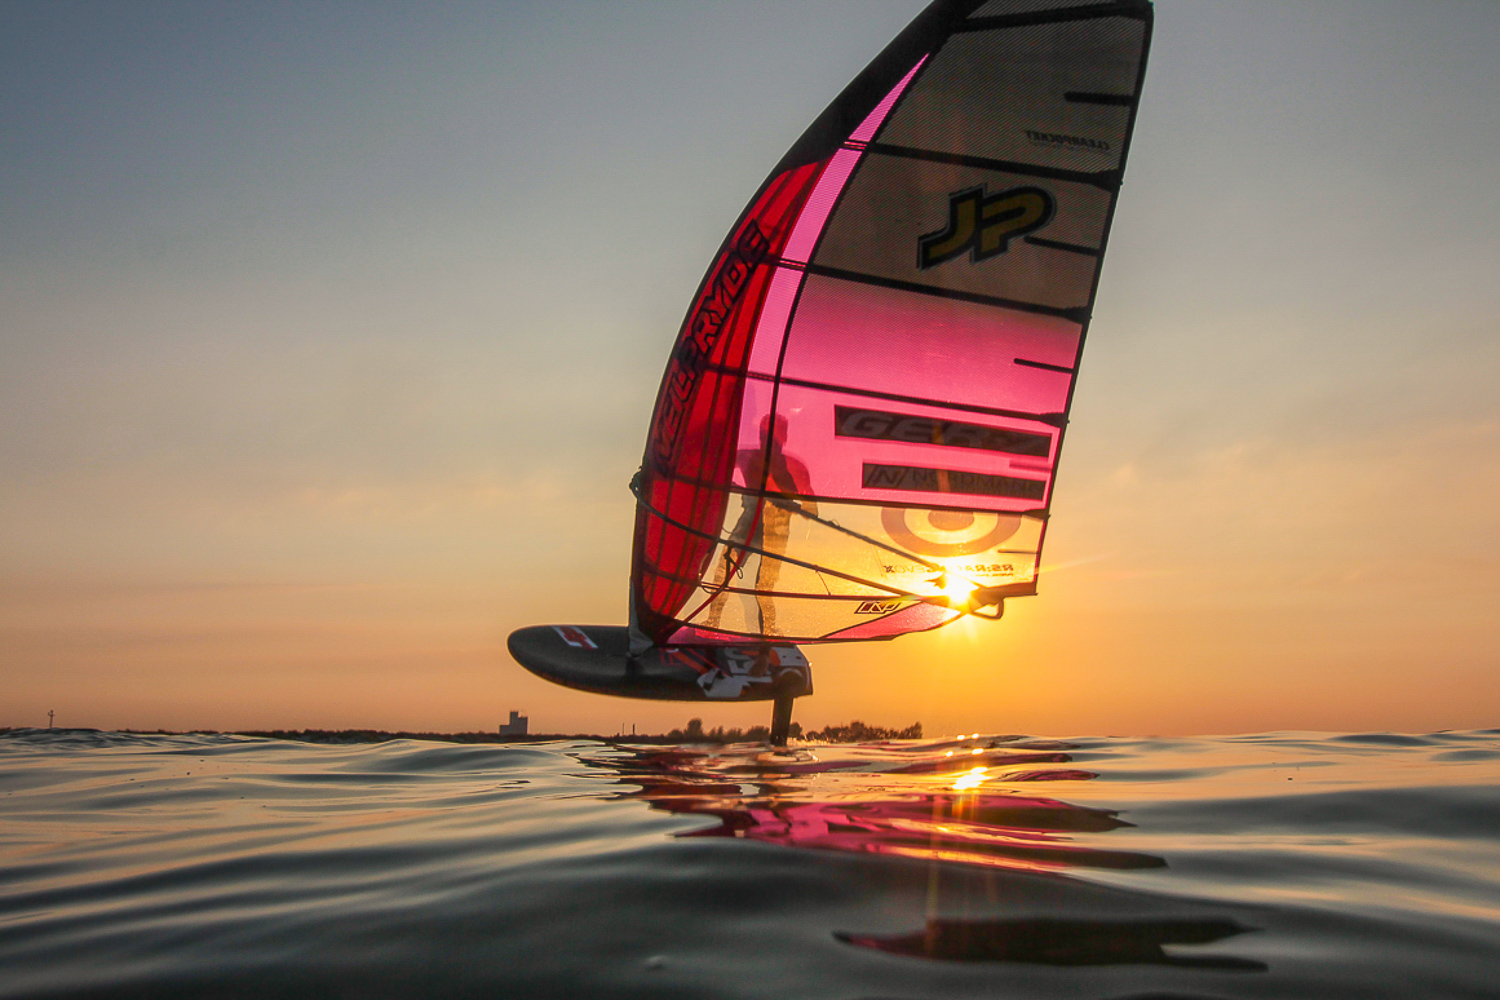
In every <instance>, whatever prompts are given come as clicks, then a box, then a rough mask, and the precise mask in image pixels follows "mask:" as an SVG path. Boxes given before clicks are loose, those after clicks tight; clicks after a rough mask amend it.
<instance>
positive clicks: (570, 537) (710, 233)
mask: <svg viewBox="0 0 1500 1000" xmlns="http://www.w3.org/2000/svg"><path fill="white" fill-rule="evenodd" d="M920 8H921V4H920V3H909V2H873V0H860V2H857V3H854V2H851V3H836V2H827V0H819V2H804V3H791V2H787V3H772V2H758V3H753V4H745V3H740V4H711V3H685V2H684V3H649V2H643V3H613V4H596V3H549V4H521V3H513V4H505V3H493V4H458V3H451V4H442V5H417V4H394V3H387V4H336V3H328V4H318V5H298V4H267V3H253V4H230V3H217V4H201V3H180V4H172V3H133V4H129V5H124V4H113V3H45V4H43V3H13V4H9V5H6V6H5V7H4V8H3V9H0V157H3V162H4V163H5V170H4V171H3V172H0V220H3V225H4V232H5V233H6V239H5V240H4V241H3V242H0V469H3V470H4V475H3V476H0V689H3V690H5V691H6V692H7V696H6V698H5V699H4V701H5V702H6V704H7V706H8V711H9V712H11V713H14V717H10V716H7V717H4V718H0V725H18V724H28V723H35V722H37V721H39V719H41V718H42V717H44V716H45V712H46V710H47V709H49V708H56V709H57V710H58V712H59V721H60V722H62V721H69V722H72V723H76V724H80V725H97V726H105V727H109V726H135V727H155V726H167V727H191V726H203V727H213V728H228V727H246V726H273V725H286V726H291V725H309V726H317V725H327V726H334V725H351V726H352V725H372V726H373V725H378V726H384V727H387V728H397V727H401V728H424V727H425V728H442V729H459V728H480V727H484V728H488V727H491V726H493V725H494V723H495V721H496V720H498V719H499V718H502V717H503V716H504V714H505V711H506V710H507V709H509V708H512V707H515V708H524V709H527V710H529V711H531V713H532V715H533V716H534V717H536V718H537V719H538V722H537V724H538V725H543V726H544V727H545V728H549V729H575V728H576V729H596V730H597V729H603V728H606V727H607V728H608V731H613V728H614V727H615V726H616V725H618V724H619V720H617V719H616V716H619V717H620V719H623V720H634V721H636V722H638V723H639V724H641V725H642V726H643V727H647V728H649V727H651V726H654V725H658V724H660V725H679V724H680V723H681V721H682V718H683V717H685V716H684V713H683V712H682V711H679V710H678V709H677V708H676V707H674V706H636V705H633V704H630V703H621V702H614V701H605V700H603V699H592V698H589V697H588V696H584V695H576V694H572V693H569V692H564V691H560V690H554V689H550V688H547V687H545V686H544V685H543V684H542V683H541V682H540V681H536V680H534V679H532V678H530V677H529V676H527V675H525V674H524V673H523V672H522V671H520V670H519V668H517V667H515V666H514V665H513V664H511V663H510V662H509V660H508V658H507V657H506V655H505V653H504V646H503V643H504V636H505V634H506V633H507V632H508V631H509V630H510V629H511V628H514V627H518V626H520V625H523V624H529V623H532V622H536V621H566V620H578V621H584V622H588V621H600V622H607V621H621V620H623V616H624V603H625V579H624V578H625V573H626V569H627V566H628V548H629V533H630V521H631V498H630V496H629V494H628V493H627V492H626V489H625V483H626V482H627V481H628V479H629V477H630V474H631V472H632V471H633V470H634V468H635V466H636V464H637V463H638V461H639V456H640V448H641V440H642V437H643V434H644V427H645V422H646V418H647V415H648V413H649V409H650V406H651V402H652V399H653V398H654V394H655V385H656V380H657V379H658V378H659V375H660V371H661V367H662V364H663V362H664V360H665V356H666V352H667V349H668V346H669V345H670V342H671V340H672V337H673V336H674V334H675V331H676V328H677V325H678V324H679V322H680V321H681V317H682V313H683V311H684V309H685V307H686V304H687V301H688V298H689V296H690V295H691V293H692V290H693V288H694V287H695V286H696V284H697V282H698V280H699V278H700V277H701V275H702V271H703V268H704V267H705V266H706V264H707V261H708V259H709V256H710V254H711V253H712V251H713V249H714V248H715V247H716V246H717V245H718V243H719V241H720V239H721V238H722V236H723V233H724V232H725V231H726V230H727V228H728V226H729V225H730V223H731V222H732V221H733V219H734V218H735V217H736V216H737V214H738V213H739V211H740V209H741V208H742V207H743V205H744V203H745V201H746V200H747V199H748V197H749V196H750V194H751V193H752V192H753V191H754V189H755V188H756V186H757V185H758V184H759V182H760V180H761V179H762V178H763V177H764V176H765V174H766V172H767V171H768V170H769V169H770V168H771V166H772V165H773V164H774V163H775V162H776V160H777V159H778V158H779V157H780V155H781V153H782V151H783V150H784V149H785V148H786V147H787V146H788V145H789V144H790V143H791V142H792V140H794V139H795V138H796V136H797V135H798V134H799V133H800V132H801V130H802V129H803V128H804V127H805V126H806V124H807V123H808V122H809V121H811V119H812V118H813V117H814V116H815V115H816V114H817V113H818V111H820V110H821V109H822V107H823V106H824V105H825V104H826V103H827V102H828V101H829V100H831V99H832V98H833V96H834V95H835V94H836V93H837V92H838V91H839V90H840V89H841V88H842V86H843V85H844V84H845V83H846V82H847V81H848V80H849V78H851V77H852V76H853V75H854V74H855V73H856V72H858V70H859V69H860V68H861V67H862V66H863V65H864V64H865V62H867V61H868V60H869V58H871V57H872V56H873V55H874V54H875V53H876V52H877V51H878V50H879V49H880V48H881V47H882V46H883V45H884V44H885V42H886V41H888V40H889V38H890V37H891V36H893V35H894V34H895V33H896V32H897V31H899V30H900V28H901V27H902V26H903V25H904V24H905V23H906V22H907V21H908V20H909V19H910V17H912V16H913V15H914V14H915V13H916V12H917V11H918V10H920ZM1497 42H1500V7H1497V6H1496V5H1494V4H1491V3H1486V2H1438V3H1429V4H1423V5H1412V4H1397V3H1378V2H1358V3H1354V2H1348V3H1335V2H1311V3H1272V2H1263V3H1254V4H1247V3H1215V2H1204V0H1193V2H1186V0H1184V2H1172V0H1163V2H1160V3H1158V5H1157V27H1156V37H1155V42H1154V47H1153V52H1152V56H1151V65H1150V69H1149V71H1148V74H1147V80H1146V86H1145V96H1144V100H1143V103H1142V108H1141V113H1140V119H1139V125H1138V129H1137V133H1136V138H1135V143H1134V146H1133V150H1132V158H1131V162H1130V166H1129V171H1128V173H1127V177H1126V185H1125V188H1124V191H1123V193H1122V196H1121V201H1120V208H1119V214H1118V216H1117V221H1116V226H1115V230H1114V234H1113V236H1112V239H1111V244H1110V256H1109V259H1108V261H1107V262H1106V265H1105V270H1104V277H1103V281H1102V283H1101V286H1100V292H1099V298H1098V306H1097V309H1096V312H1095V319H1094V323H1093V326H1092V329H1091V335H1090V339H1089V346H1088V349H1087V351H1086V353H1085V357H1084V363H1083V367H1082V375H1081V381H1080V384H1079V389H1078V394H1077V398H1076V404H1075V409H1074V412H1073V422H1072V425H1071V427H1070V430H1069V437H1068V444H1067V450H1066V454H1065V457H1064V459H1063V462H1062V467H1061V474H1060V478H1059V483H1058V493H1057V500H1056V503H1055V506H1054V521H1053V525H1052V529H1051V533H1050V535H1049V542H1048V546H1049V547H1048V550H1047V553H1046V555H1047V562H1048V563H1050V564H1053V565H1054V570H1053V572H1051V573H1050V574H1049V575H1048V576H1047V577H1044V580H1043V585H1042V589H1041V594H1040V596H1038V597H1036V598H1032V599H1028V600H1026V601H1017V602H1013V604H1012V606H1011V608H1010V609H1008V611H1007V619H1006V622H1005V623H1004V624H1002V625H1000V626H986V628H985V629H984V630H980V631H973V630H968V629H967V627H965V631H963V632H962V633H960V632H958V631H955V630H950V632H951V634H950V635H944V636H942V637H922V638H912V639H906V640H901V641H900V642H897V643H892V644H889V645H882V646H880V647H861V648H858V649H850V650H837V651H831V652H821V653H818V654H816V655H815V656H814V662H815V664H816V665H817V669H818V671H819V672H818V688H819V696H818V697H817V698H815V699H812V700H810V701H807V702H805V703H803V704H802V705H799V717H803V716H805V717H806V718H807V721H809V722H811V723H815V724H821V723H823V722H834V721H843V720H845V719H846V718H849V717H853V716H860V717H864V718H866V720H867V721H872V722H879V723H886V724H895V723H898V722H900V723H902V724H905V722H907V721H910V720H908V719H905V715H907V714H918V715H919V716H920V717H921V718H922V719H923V721H924V722H925V723H927V724H928V726H929V728H930V729H931V731H933V732H944V731H957V730H959V729H964V730H975V729H980V730H994V729H997V728H999V729H1012V730H1022V729H1026V730H1029V731H1034V732H1044V731H1045V732H1052V733H1062V732H1083V731H1105V730H1108V731H1113V732H1140V731H1172V732H1206V731H1226V730H1246V729H1266V728H1293V727H1307V728H1392V729H1403V728H1405V729H1414V728H1442V727H1447V726H1454V727H1462V726H1477V725H1482V724H1489V725H1493V724H1495V722H1494V720H1495V718H1496V717H1497V715H1500V682H1497V681H1496V680H1495V679H1494V678H1495V676H1496V674H1495V669H1494V668H1495V665H1496V664H1495V658H1494V652H1493V650H1495V649H1496V648H1497V645H1500V625H1497V624H1496V622H1495V620H1494V619H1495V618H1496V617H1497V616H1495V615H1494V614H1493V609H1494V608H1495V607H1496V599H1497V597H1500V529H1497V518H1496V517H1495V514H1494V506H1495V504H1494V498H1495V496H1496V495H1497V490H1500V404H1497V403H1496V398H1497V396H1496V393H1495V392H1494V389H1493V386H1494V385H1495V383H1496V376H1497V375H1500V338H1497V337H1496V321H1495V317H1496V316H1497V315H1500V286H1497V283H1496V282H1495V279H1494V275H1495V273H1496V264H1497V262H1500V226H1497V224H1496V223H1497V219H1500V189H1497V188H1496V186H1495V185H1494V183H1493V179H1494V174H1495V169H1494V165H1495V163H1497V162H1500V156H1497V154H1500V69H1497V63H1496V60H1495V59H1494V51H1495V46H1496V43H1497ZM1418 677H1420V678H1421V681H1420V683H1416V682H1415V679H1416V678H1418ZM734 711H735V710H726V714H725V715H724V718H723V719H722V720H709V721H710V724H713V723H714V722H716V721H722V722H725V723H736V724H742V723H744V722H749V721H760V720H759V714H760V713H758V712H754V713H749V714H746V715H745V717H744V718H743V719H741V718H740V717H739V716H737V715H734V714H733V712H734ZM747 711H748V710H747ZM622 712H623V713H624V714H623V715H621V713H622ZM752 715H753V718H752ZM898 716H899V717H898Z"/></svg>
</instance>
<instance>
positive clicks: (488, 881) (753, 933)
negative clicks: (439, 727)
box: [0, 730, 1500, 1000]
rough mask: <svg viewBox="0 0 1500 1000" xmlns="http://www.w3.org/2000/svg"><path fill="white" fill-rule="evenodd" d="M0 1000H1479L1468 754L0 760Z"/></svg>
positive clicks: (1228, 747) (1498, 930)
mask: <svg viewBox="0 0 1500 1000" xmlns="http://www.w3.org/2000/svg"><path fill="white" fill-rule="evenodd" d="M0 970H3V972H0V997H45V996H91V997H92V996H100V997H102V996H110V997H114V996H151V997H172V996H215V997H258V998H259V997H268V996H288V997H292V996H295V997H361V998H364V997H421V996H443V997H460V996H476V997H478V996H483V997H509V996H522V997H531V996H557V997H590V998H592V997H623V996H633V997H635V996H638V997H653V998H657V997H775V998H789V997H829V998H850V1000H854V998H872V1000H873V998H908V997H909V998H916V997H931V998H937V997H942V998H955V997H985V998H991V997H1025V998H1051V997H1057V998H1064V997H1066V998H1096V997H1097V998H1124V997H1132V998H1139V1000H1144V998H1148V997H1149V998H1228V997H1309V998H1311V997H1351V998H1353V997H1359V998H1377V997H1401V998H1411V997H1486V998H1492V1000H1493V998H1496V997H1500V730H1491V731H1485V732H1465V733H1440V734H1435V735H1430V736H1394V735H1389V734H1367V735H1345V736H1330V735H1327V734H1299V733H1279V734H1270V735H1263V736H1248V737H1233V738H1218V739H1198V740H1183V739H1171V740H1165V739H1163V740H1125V739H1070V740H1066V741H1055V740H1039V739H1029V738H1024V737H1017V736H1001V737H982V738H978V739H969V740H962V741H947V742H941V741H924V742H903V743H889V744H878V745H863V746H836V747H824V746H802V747H794V748H793V749H791V750H790V751H787V752H779V753H773V752H770V751H768V750H767V749H766V748H764V747H752V746H735V747H726V748H717V747H703V746H679V747H667V748H661V747H630V746H617V745H608V744H601V743H594V742H569V743H549V744H531V745H510V746H499V745H487V746H458V745H452V744H443V743H424V742H413V741H395V742H390V743H383V744H375V745H355V746H328V745H312V744H300V743H290V742H275V741H267V740H257V739H246V738H239V737H227V736H172V737H142V736H125V735H119V734H111V733H97V732H92V731H64V730H53V731H48V730H24V731H18V732H13V733H11V734H9V735H8V736H3V737H0Z"/></svg>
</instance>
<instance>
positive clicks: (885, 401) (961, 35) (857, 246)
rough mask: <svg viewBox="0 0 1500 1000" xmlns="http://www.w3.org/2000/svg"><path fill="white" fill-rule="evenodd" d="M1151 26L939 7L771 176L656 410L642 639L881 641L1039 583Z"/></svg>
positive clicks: (640, 531)
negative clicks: (1064, 442) (1066, 432)
mask: <svg viewBox="0 0 1500 1000" xmlns="http://www.w3.org/2000/svg"><path fill="white" fill-rule="evenodd" d="M1149 28H1150V6H1149V4H1145V3H1131V2H1118V3H1103V4H1101V3H1084V2H1077V0H1074V2H1069V0H988V2H984V0H938V2H937V3H934V4H933V5H932V6H930V7H929V8H928V10H927V11H925V12H924V13H923V14H922V15H921V16H920V17H919V18H918V19H917V20H916V21H915V22H913V24H912V25H911V26H910V27H909V28H908V29H907V30H906V31H905V32H903V33H902V35H901V36H899V37H898V38H897V39H896V41H895V42H893V43H892V45H891V46H890V47H889V48H888V49H887V51H886V52H885V53H883V54H882V55H881V56H880V57H877V59H876V60H875V61H874V62H873V63H872V64H871V65H870V67H869V68H867V69H866V70H865V72H864V73H862V74H861V75H860V77H859V78H857V79H856V81H855V82H854V83H853V84H851V86H850V88H849V89H848V90H846V92H845V93H844V94H843V95H841V96H840V98H839V99H838V100H836V101H835V102H834V104H833V105H831V106H830V108H829V109H828V111H826V112H825V113H824V114H823V115H822V116H820V117H819V119H818V120H817V121H816V122H815V123H814V124H813V126H812V127H810V128H809V130H808V132H807V133H806V134H805V135H804V136H803V137H802V139H800V140H799V141H798V143H797V144H796V145H794V147H793V149H792V150H791V151H790V152H789V153H788V154H787V156H786V157H784V158H783V160H782V163H781V164H780V165H779V166H778V168H777V170H776V171H773V174H772V177H771V178H770V179H768V180H767V182H766V183H765V185H763V187H762V189H761V191H760V192H759V193H758V194H757V195H756V197H755V199H753V200H752V202H751V205H750V207H749V208H747V209H746V212H745V214H744V215H743V216H742V217H741V219H740V221H739V222H738V223H737V224H736V226H735V229H734V230H733V231H732V232H731V234H730V236H729V237H728V238H727V239H726V241H725V243H724V245H723V247H722V248H721V249H720V252H719V254H718V256H717V257H716V259H715V261H714V263H713V265H712V266H711V267H710V268H709V272H708V274H707V275H706V276H705V278H704V282H703V285H702V286H701V287H700V290H699V293H698V295H697V297H696V298H695V300H694V305H693V307H692V309H690V310H689V313H688V317H687V320H686V321H685V322H684V326H683V330H682V333H681V334H680V335H679V338H678V343H677V346H676V347H675V348H674V350H673V353H672V357H671V360H670V361H669V364H668V369H667V373H666V376H665V378H664V380H663V385H662V390H661V393H660V395H659V396H658V401H657V407H656V411H655V414H654V416H653V419H652V426H651V434H650V438H649V440H648V444H647V449H646V456H645V460H644V462H643V465H642V473H641V477H640V480H639V482H638V484H637V487H636V488H637V496H638V498H639V506H638V509H637V521H636V545H635V557H634V563H633V569H632V604H633V609H634V616H635V620H636V622H637V624H638V627H639V628H641V629H642V630H643V631H644V632H645V633H646V634H647V635H648V636H649V637H650V638H651V639H653V640H655V641H656V642H658V643H678V644H698V643H725V642H743V641H744V640H745V639H746V638H758V639H767V640H793V641H855V640H867V639H878V638H890V637H892V636H895V635H899V634H902V633H904V632H910V631H920V630H925V629H930V628H936V627H938V626H941V625H943V624H947V623H948V622H951V621H953V620H955V619H956V618H958V617H961V616H962V615H963V614H966V613H981V614H985V615H986V616H988V617H993V616H995V615H996V614H998V611H996V610H994V609H996V608H998V605H999V602H1000V601H1002V600H1003V599H1005V598H1007V597H1012V596H1021V595H1025V594H1030V593H1034V592H1035V589H1036V579H1037V570H1038V561H1039V558H1040V551H1041V545H1042V540H1043V537H1044V535H1045V529H1046V524H1047V511H1048V509H1049V508H1050V505H1051V498H1052V489H1053V484H1054V479H1055V475H1056V469H1057V461H1058V457H1059V454H1060V450H1061V445H1062V434H1063V429H1064V427H1065V426H1066V423H1067V412H1068V408H1069V405H1070V403H1071V400H1072V395H1073V391H1074V388H1075V379H1076V373H1077V369H1078V361H1079V357H1080V353H1081V351H1082V346H1083V341H1084V337H1085V334H1086V332H1087V327H1088V323H1089V316H1090V314H1091V312H1092V308H1093V303H1094V295H1095V292H1096V289H1097V285H1098V277H1099V268H1100V266H1101V264H1102V258H1103V254H1104V248H1105V246H1106V244H1107V239H1108V232H1109V226H1110V222H1111V219H1112V215H1113V210H1114V200H1115V196H1116V194H1117V192H1118V189H1119V182H1120V177H1121V173H1122V171H1123V169H1124V163H1125V154H1126V151H1127V148H1128V143H1129V135H1130V130H1131V126H1132V124H1133V121H1134V115H1135V109H1136V102H1137V95H1138V94H1139V88H1140V82H1141V76H1142V73H1143V70H1144V63H1145V54H1146V46H1147V41H1148V38H1149ZM985 608H989V609H991V610H990V611H988V612H986V611H984V610H983V609H985Z"/></svg>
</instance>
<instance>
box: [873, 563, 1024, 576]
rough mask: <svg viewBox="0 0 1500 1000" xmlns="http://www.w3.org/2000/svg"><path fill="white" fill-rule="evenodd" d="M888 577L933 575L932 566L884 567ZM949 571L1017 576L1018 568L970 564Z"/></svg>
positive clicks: (951, 568)
mask: <svg viewBox="0 0 1500 1000" xmlns="http://www.w3.org/2000/svg"><path fill="white" fill-rule="evenodd" d="M881 569H883V570H885V572H886V575H887V576H918V575H922V574H925V575H928V576H931V575H932V567H931V566H882V567H881ZM948 570H949V571H950V572H955V573H966V574H968V575H970V576H1015V575H1016V567H1015V566H1014V565H1012V564H1011V563H969V564H968V565H967V566H949V567H948Z"/></svg>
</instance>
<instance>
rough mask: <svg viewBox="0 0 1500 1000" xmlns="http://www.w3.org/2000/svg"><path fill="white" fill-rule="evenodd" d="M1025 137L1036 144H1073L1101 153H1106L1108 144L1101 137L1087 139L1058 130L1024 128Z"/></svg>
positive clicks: (1108, 147) (1108, 148)
mask: <svg viewBox="0 0 1500 1000" xmlns="http://www.w3.org/2000/svg"><path fill="white" fill-rule="evenodd" d="M1026 138H1028V139H1030V140H1031V141H1032V142H1034V143H1036V144H1037V145H1038V146H1075V147H1079V148H1082V149H1097V150H1098V151H1099V152H1101V153H1107V152H1109V150H1110V145H1109V143H1108V142H1106V141H1105V140H1103V139H1089V138H1085V137H1084V136H1081V135H1063V134H1062V133H1060V132H1037V131H1035V130H1033V129H1026Z"/></svg>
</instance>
